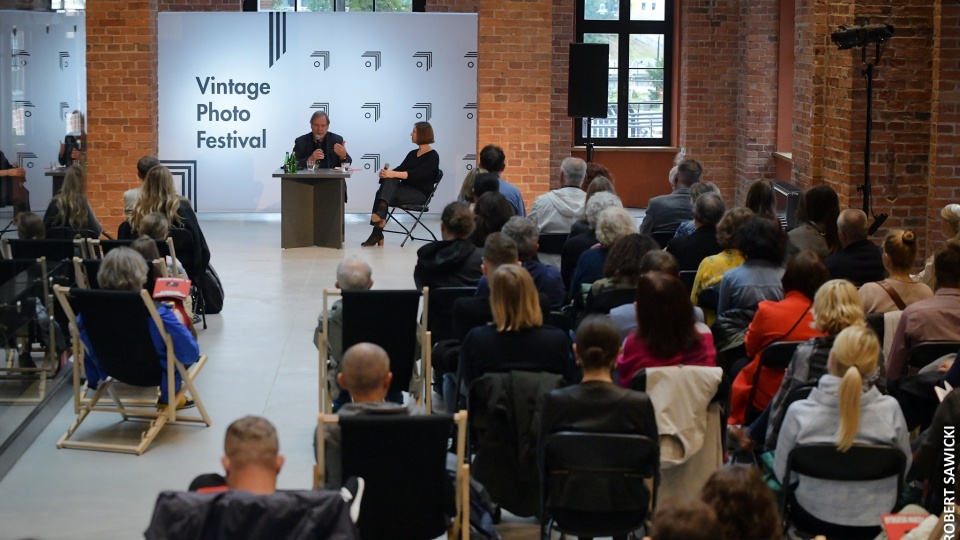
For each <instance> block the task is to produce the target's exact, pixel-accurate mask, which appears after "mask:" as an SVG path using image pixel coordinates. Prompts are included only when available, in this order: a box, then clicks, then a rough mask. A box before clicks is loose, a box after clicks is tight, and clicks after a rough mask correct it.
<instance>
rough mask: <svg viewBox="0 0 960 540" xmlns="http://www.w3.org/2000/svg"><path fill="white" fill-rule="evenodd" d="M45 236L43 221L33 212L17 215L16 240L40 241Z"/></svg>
mask: <svg viewBox="0 0 960 540" xmlns="http://www.w3.org/2000/svg"><path fill="white" fill-rule="evenodd" d="M46 235H47V229H46V228H45V227H44V226H43V220H42V219H40V216H38V215H36V214H34V213H33V212H20V213H19V214H18V215H17V238H19V239H20V240H42V239H43V238H45V237H46Z"/></svg>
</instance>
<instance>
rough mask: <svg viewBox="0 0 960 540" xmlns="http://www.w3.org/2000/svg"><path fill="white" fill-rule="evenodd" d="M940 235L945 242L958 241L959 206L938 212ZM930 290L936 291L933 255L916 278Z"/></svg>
mask: <svg viewBox="0 0 960 540" xmlns="http://www.w3.org/2000/svg"><path fill="white" fill-rule="evenodd" d="M940 217H941V218H942V219H941V221H940V233H941V234H942V235H943V237H944V239H946V240H951V239H953V240H957V241H960V204H948V205H946V206H944V207H943V210H940ZM918 277H919V278H920V281H922V282H924V283H926V284H927V286H928V287H930V289H931V290H934V291H935V290H937V275H936V272H935V271H934V268H933V255H931V256H930V257H929V258H927V262H926V264H925V265H924V268H923V271H922V272H920V275H919V276H918Z"/></svg>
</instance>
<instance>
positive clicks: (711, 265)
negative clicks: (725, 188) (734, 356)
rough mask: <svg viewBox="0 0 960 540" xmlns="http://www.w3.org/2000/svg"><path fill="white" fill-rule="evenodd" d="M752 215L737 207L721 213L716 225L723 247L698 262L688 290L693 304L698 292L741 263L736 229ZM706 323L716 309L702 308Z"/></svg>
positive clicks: (711, 321)
mask: <svg viewBox="0 0 960 540" xmlns="http://www.w3.org/2000/svg"><path fill="white" fill-rule="evenodd" d="M752 216H753V211H751V210H750V209H749V208H744V207H738V208H734V209H732V210H730V211H729V212H727V213H726V214H724V215H723V219H721V220H720V223H719V224H718V225H717V243H718V244H720V247H721V248H722V249H723V251H721V252H720V253H717V254H716V255H711V256H709V257H707V258H705V259H703V261H701V262H700V266H698V267H697V276H696V278H694V280H693V290H692V291H691V292H690V301H691V302H693V304H694V305H697V304H698V303H699V302H700V293H702V292H703V291H705V290H707V289H709V288H711V287H716V286H717V285H719V284H720V281H721V280H722V279H723V274H724V273H725V272H726V271H727V270H732V269H734V268H736V267H738V266H740V265H741V264H743V253H741V252H740V248H739V244H737V231H739V230H740V227H742V226H743V224H744V223H746V222H747V221H748V220H749V219H750V217H752ZM704 311H705V312H706V313H705V316H706V320H707V324H708V325H709V324H713V320H714V319H715V318H716V311H715V310H713V309H710V310H704Z"/></svg>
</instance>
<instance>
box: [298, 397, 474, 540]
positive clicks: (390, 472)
mask: <svg viewBox="0 0 960 540" xmlns="http://www.w3.org/2000/svg"><path fill="white" fill-rule="evenodd" d="M318 423H319V427H318V429H317V440H316V449H317V465H316V466H315V467H314V488H317V487H323V485H324V480H325V478H324V476H325V471H326V444H325V437H324V433H325V426H326V425H327V424H339V428H340V435H341V455H342V463H341V471H342V473H341V477H342V478H349V477H351V476H356V477H359V478H363V480H364V483H365V488H364V492H363V499H362V500H361V503H360V519H359V521H358V522H357V525H358V526H359V527H360V535H361V537H362V538H363V539H364V540H380V539H391V540H392V539H394V538H406V539H408V540H431V539H434V538H437V537H440V536H442V535H444V533H447V534H448V537H449V538H457V539H459V538H463V539H468V538H470V466H469V465H468V464H467V463H465V462H464V459H465V454H466V424H467V413H466V411H460V412H458V413H456V414H454V415H448V414H442V415H440V414H438V415H429V416H428V415H412V416H403V415H389V416H381V415H375V414H370V415H354V416H336V415H328V414H320V415H319V416H318ZM454 426H456V428H457V438H456V449H457V461H456V467H457V469H456V483H455V485H454V486H452V487H453V489H450V487H451V485H450V478H449V476H448V474H447V444H448V438H449V437H450V434H451V432H452V429H453V428H454ZM451 491H453V492H455V497H454V498H455V501H456V511H455V513H454V515H453V516H450V513H449V506H450V505H449V499H448V497H449V494H450V493H451ZM450 517H452V518H453V523H452V526H450V525H448V519H449V518H450Z"/></svg>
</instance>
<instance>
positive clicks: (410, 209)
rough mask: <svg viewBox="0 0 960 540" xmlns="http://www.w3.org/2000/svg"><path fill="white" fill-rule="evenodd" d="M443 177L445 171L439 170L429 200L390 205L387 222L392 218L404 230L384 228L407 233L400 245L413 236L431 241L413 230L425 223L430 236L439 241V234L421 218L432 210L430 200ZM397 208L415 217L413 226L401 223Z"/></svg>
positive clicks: (396, 232)
mask: <svg viewBox="0 0 960 540" xmlns="http://www.w3.org/2000/svg"><path fill="white" fill-rule="evenodd" d="M441 178H443V171H437V179H436V180H434V181H433V189H431V190H430V194H429V195H427V200H426V201H424V202H423V204H400V205H397V206H391V207H390V213H389V214H388V215H387V223H389V222H390V221H391V220H392V221H393V222H394V223H396V224H397V225H399V226H400V228H401V229H403V230H402V231H389V230H387V229H384V230H383V232H385V233H394V234H403V235H406V238H404V239H403V242H400V247H403V246H404V245H405V244H406V243H407V240H410V239H411V238H412V239H413V240H420V241H423V242H429V241H430V239H429V238H417V237H416V236H414V235H413V231H414V230H415V229H416V228H417V225H423V228H424V229H426V230H427V232H428V233H430V237H431V238H432V239H433V241H434V242H436V241H437V235H435V234H433V231H431V230H430V227H427V226H426V225H425V224H424V223H423V221H421V219H422V218H423V214H424V212H429V211H430V201H432V200H433V195H434V194H435V193H436V192H437V186H439V185H440V179H441ZM397 210H402V211H403V212H405V213H406V214H407V215H408V216H410V217H412V218H413V226H412V227H410V228H409V229H408V228H406V227H405V226H404V225H403V223H400V220H399V219H397V217H396V216H394V215H393V214H394V212H396V211H397ZM414 213H416V215H414Z"/></svg>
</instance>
